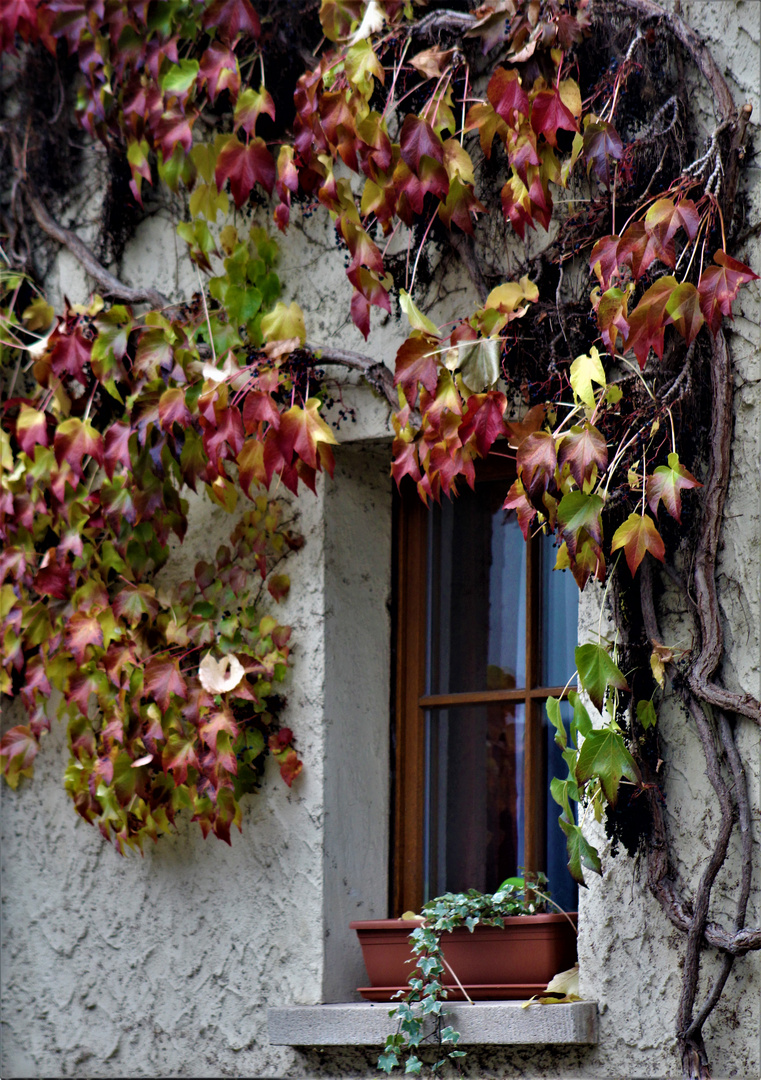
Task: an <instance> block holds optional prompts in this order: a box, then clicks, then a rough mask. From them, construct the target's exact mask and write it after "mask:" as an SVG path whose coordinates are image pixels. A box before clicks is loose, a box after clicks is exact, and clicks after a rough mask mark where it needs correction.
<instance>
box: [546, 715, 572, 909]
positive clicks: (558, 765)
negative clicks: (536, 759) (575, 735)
mask: <svg viewBox="0 0 761 1080" xmlns="http://www.w3.org/2000/svg"><path fill="white" fill-rule="evenodd" d="M560 715H561V716H562V717H563V722H564V724H565V728H566V733H567V734H568V736H569V737H570V728H571V720H572V719H573V709H572V708H571V706H570V705H569V704H568V702H567V701H564V702H563V703H562V704H561V706H560ZM544 731H545V744H546V747H547V862H546V866H547V870H546V873H547V877H548V879H549V882H550V891H551V896H552V899H553V900H554V901H555V903H556V904H559V905H560V906H561V907H562V908H563V910H564V911H577V910H578V906H579V887H578V885H577V884H576V882H575V881H574V880H573V878H572V877H571V875H570V873H569V872H568V852H567V850H566V841H565V833H564V832H563V830H562V829H561V828H560V826H559V825H558V818H559V817H560V814H561V809H560V807H559V806H558V804H557V803H556V802H555V800H554V799H553V797H552V795H551V794H550V782H551V781H552V778H553V777H554V776H557V777H558V779H560V780H565V778H566V777H567V776H568V766H567V765H566V763H565V762H564V761H563V758H562V750H561V749H560V747H559V746H558V745H557V743H556V742H555V728H554V727H553V726H552V724H551V723H550V722H549V720H548V719H547V714H546V712H545V715H544ZM577 805H578V804H577V803H575V802H573V800H571V810H572V811H574V814H575V812H576V808H577Z"/></svg>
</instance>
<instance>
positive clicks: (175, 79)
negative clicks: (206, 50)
mask: <svg viewBox="0 0 761 1080" xmlns="http://www.w3.org/2000/svg"><path fill="white" fill-rule="evenodd" d="M197 77H198V61H197V60H180V61H179V63H177V64H171V65H170V66H169V68H168V69H167V71H166V73H165V74H164V75H162V77H161V80H160V82H161V89H162V90H163V91H164V93H165V94H177V95H179V94H184V93H185V92H186V91H187V90H189V89H190V87H191V86H192V85H193V83H194V82H195V81H196V78H197Z"/></svg>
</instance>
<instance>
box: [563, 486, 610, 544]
mask: <svg viewBox="0 0 761 1080" xmlns="http://www.w3.org/2000/svg"><path fill="white" fill-rule="evenodd" d="M602 508H603V501H602V499H601V498H600V496H599V495H587V494H586V493H585V492H583V491H570V492H568V494H567V495H564V496H563V498H562V499H561V500H560V503H559V504H558V522H559V523H560V531H561V535H562V537H563V539H564V540H565V543H566V546H567V548H568V552H569V554H570V555H571V557H572V558H575V557H576V551H577V548H578V546H579V544H580V542H581V541H582V540H583V538H584V535H585V534H587V535H589V536H591V537H592V539H593V540H594V541H595V542H596V543H597V544H602V521H601V514H602Z"/></svg>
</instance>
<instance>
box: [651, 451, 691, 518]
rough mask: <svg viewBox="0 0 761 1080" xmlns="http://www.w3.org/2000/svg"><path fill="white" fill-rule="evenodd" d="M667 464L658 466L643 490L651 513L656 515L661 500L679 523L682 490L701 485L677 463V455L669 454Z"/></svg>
mask: <svg viewBox="0 0 761 1080" xmlns="http://www.w3.org/2000/svg"><path fill="white" fill-rule="evenodd" d="M668 462H669V463H668V465H659V466H658V468H657V469H656V470H655V472H654V473H653V474H652V475H651V476H648V478H647V484H646V488H645V491H646V494H647V503H648V506H649V507H650V509H651V510H652V512H653V513H656V511H657V509H658V503H659V502H660V501H661V500H662V501H663V505H664V506H665V507H666V509H667V510H668V512H669V513H670V514H671V516H672V517H673V518H676V520H677V521H678V522H680V523H681V520H682V495H681V492H682V490H683V489H688V488H695V487H702V486H703V485H702V484H701V483H700V481H699V480H696V479H695V477H694V476H693V475H692V473H691V472H689V470H688V469H686V468H685V467H684V465H681V464H680V463H679V455H678V454H669V458H668Z"/></svg>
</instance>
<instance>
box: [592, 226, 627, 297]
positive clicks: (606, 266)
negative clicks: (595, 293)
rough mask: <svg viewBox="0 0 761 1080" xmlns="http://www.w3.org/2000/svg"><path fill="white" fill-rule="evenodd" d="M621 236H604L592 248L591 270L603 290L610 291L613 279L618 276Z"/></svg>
mask: <svg viewBox="0 0 761 1080" xmlns="http://www.w3.org/2000/svg"><path fill="white" fill-rule="evenodd" d="M620 240H621V237H620V236H617V235H615V234H614V235H612V236H603V237H602V238H601V239H600V240H598V241H597V242H596V244H595V246H594V247H593V248H592V254H591V255H590V256H589V269H590V270H591V271H592V272H593V273H594V275H595V277H596V278H597V280H598V281H599V282H600V285H601V286H602V288H603V289H609V288H610V285H611V282H612V280H613V277H614V276H615V275H617V274H618V245H619V242H620Z"/></svg>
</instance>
